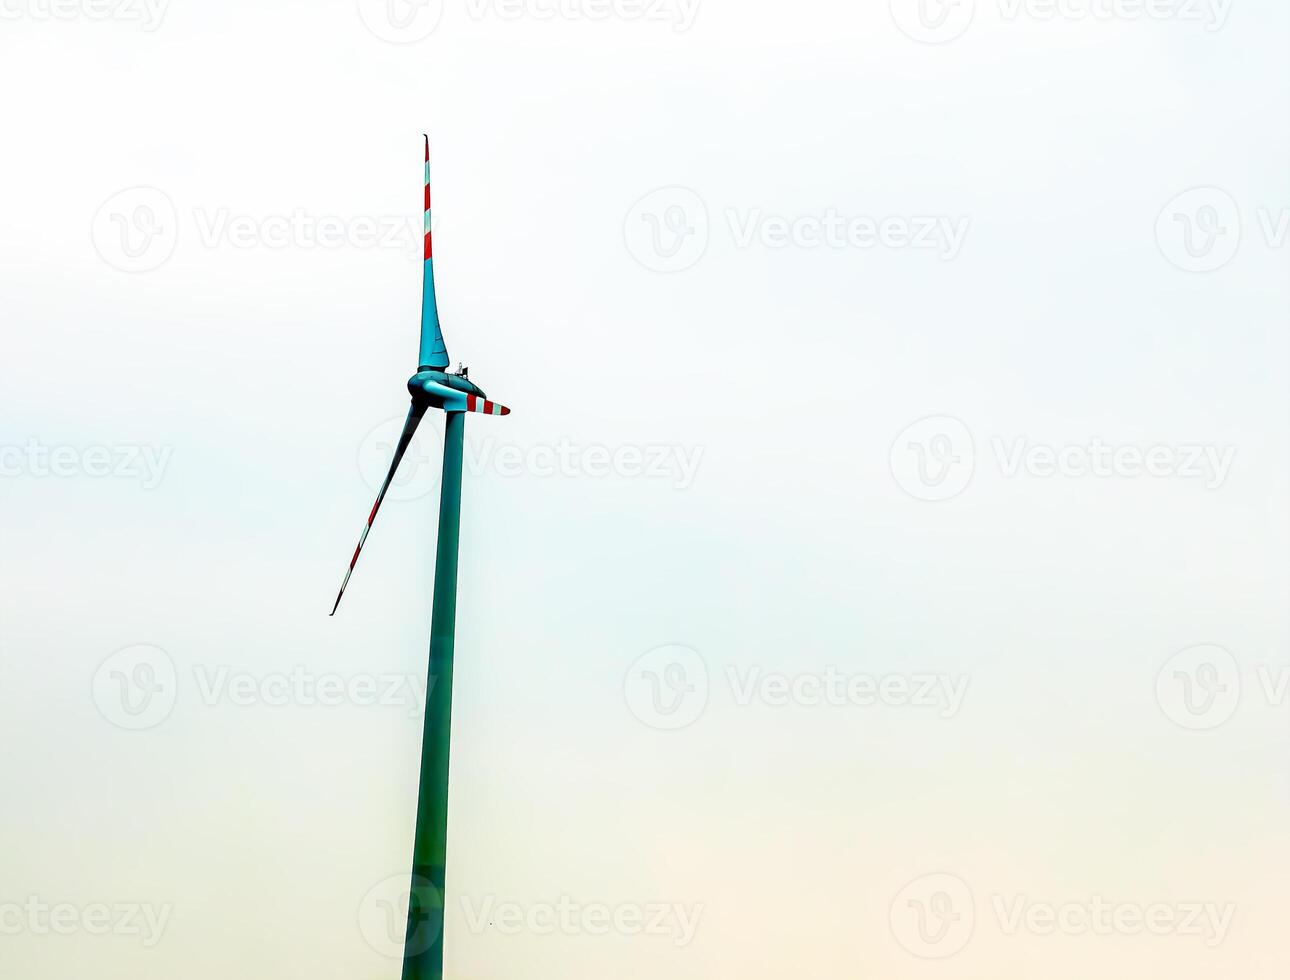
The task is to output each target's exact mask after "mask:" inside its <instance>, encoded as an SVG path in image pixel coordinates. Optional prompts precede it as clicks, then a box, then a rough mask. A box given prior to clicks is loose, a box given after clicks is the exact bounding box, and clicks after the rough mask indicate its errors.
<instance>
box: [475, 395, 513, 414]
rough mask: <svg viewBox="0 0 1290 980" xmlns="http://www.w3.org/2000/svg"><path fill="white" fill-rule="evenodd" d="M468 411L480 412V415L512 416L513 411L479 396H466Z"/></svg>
mask: <svg viewBox="0 0 1290 980" xmlns="http://www.w3.org/2000/svg"><path fill="white" fill-rule="evenodd" d="M466 411H468V412H478V413H479V414H480V415H510V414H511V410H510V409H509V408H507V407H506V406H505V405H502V404H499V403H498V402H494V401H489V400H488V399H487V398H480V397H479V396H478V395H467V396H466Z"/></svg>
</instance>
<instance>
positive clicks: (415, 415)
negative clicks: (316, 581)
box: [331, 401, 429, 616]
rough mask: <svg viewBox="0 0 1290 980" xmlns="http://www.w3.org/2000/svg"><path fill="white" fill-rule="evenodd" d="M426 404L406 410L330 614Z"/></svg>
mask: <svg viewBox="0 0 1290 980" xmlns="http://www.w3.org/2000/svg"><path fill="white" fill-rule="evenodd" d="M428 407H429V406H427V405H426V404H425V403H424V402H422V403H420V404H418V403H417V402H415V401H414V402H413V403H412V408H411V409H409V410H408V420H407V421H406V422H404V423H403V432H402V434H401V435H400V436H399V443H398V445H397V446H396V447H395V448H394V461H393V462H391V463H390V472H389V473H387V474H386V475H385V482H384V483H382V484H381V492H380V493H378V494H377V495H376V503H375V504H373V505H372V512H371V513H370V514H368V515H367V523H366V524H365V525H364V526H363V534H362V537H360V538H359V539H358V547H357V548H355V549H354V557H353V558H351V559H350V560H349V569H348V570H347V571H346V572H345V581H343V582H342V583H341V584H340V592H339V593H337V595H336V605H334V606H332V607H331V615H333V616H335V615H336V610H337V609H339V608H340V600H341V598H342V597H343V596H344V595H345V588H346V586H348V585H349V577H350V576H351V575H353V574H354V566H355V565H357V564H358V556H359V554H360V553H361V552H362V550H363V543H364V542H365V541H366V540H367V535H368V532H369V531H371V530H372V522H373V521H375V520H376V512H377V511H378V510H380V509H381V501H383V500H384V499H385V494H386V491H388V490H389V489H390V484H391V483H393V482H394V474H395V473H396V472H397V471H398V468H399V463H401V462H402V461H403V456H404V454H405V453H406V452H407V451H408V446H410V445H411V444H412V437H413V436H414V435H415V434H416V431H417V426H418V425H419V424H420V423H421V420H422V419H423V418H424V417H425V414H426V409H427V408H428Z"/></svg>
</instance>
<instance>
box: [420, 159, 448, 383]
mask: <svg viewBox="0 0 1290 980" xmlns="http://www.w3.org/2000/svg"><path fill="white" fill-rule="evenodd" d="M448 363H449V362H448V347H447V345H446V344H445V343H444V342H443V330H442V329H441V328H440V326H439V304H438V302H437V300H436V299H435V294H434V247H433V245H432V243H431V239H430V137H428V136H427V137H426V207H425V265H424V270H423V272H422V275H421V355H420V357H419V358H418V360H417V370H419V371H426V370H442V369H443V368H446V367H447V366H448Z"/></svg>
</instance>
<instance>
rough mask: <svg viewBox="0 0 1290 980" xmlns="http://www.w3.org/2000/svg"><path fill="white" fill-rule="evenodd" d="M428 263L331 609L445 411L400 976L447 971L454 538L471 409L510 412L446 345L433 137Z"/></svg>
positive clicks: (409, 978) (427, 976)
mask: <svg viewBox="0 0 1290 980" xmlns="http://www.w3.org/2000/svg"><path fill="white" fill-rule="evenodd" d="M425 148H426V150H425V164H426V198H425V266H424V271H423V273H422V287H421V354H420V358H419V359H418V361H417V373H416V374H414V375H413V376H412V377H411V379H409V381H408V392H409V393H410V394H411V395H412V405H411V407H410V408H409V409H408V418H407V421H406V422H404V423H403V433H402V434H401V435H400V436H399V442H398V445H397V446H395V449H394V460H393V462H391V463H390V471H389V473H387V474H386V476H385V482H384V483H383V484H381V490H380V492H379V493H378V494H377V495H376V503H375V505H373V507H372V512H371V514H369V515H368V518H367V524H366V525H365V526H364V527H363V534H362V536H361V537H360V538H359V539H358V547H357V548H355V549H354V557H353V558H351V559H350V562H349V570H348V571H346V572H345V581H344V582H342V583H341V587H340V592H339V593H338V594H337V596H336V605H335V606H333V607H332V610H331V614H332V615H333V616H334V615H336V610H337V609H338V608H339V607H340V600H341V598H342V597H343V596H344V595H345V587H346V586H347V585H349V578H350V576H351V575H353V574H354V566H355V565H356V564H358V556H359V553H360V552H361V551H362V550H363V543H364V542H365V541H366V540H367V535H368V533H369V532H370V531H371V530H372V522H373V521H375V520H376V512H377V511H378V510H380V509H381V502H382V501H383V500H384V499H385V494H386V491H388V490H389V489H390V484H391V483H392V482H393V481H394V474H395V472H396V471H397V470H398V468H399V463H400V462H401V461H402V460H403V455H404V453H406V452H407V451H408V446H409V444H410V443H411V442H412V437H413V435H414V434H415V433H416V431H417V426H418V425H419V424H420V422H421V420H422V419H423V418H424V417H425V414H426V412H428V411H429V410H430V409H439V410H440V411H442V412H443V413H444V433H443V476H442V482H441V490H440V496H439V541H438V547H437V549H436V552H435V568H434V608H433V612H432V614H431V618H430V677H429V679H430V683H429V684H428V685H427V689H426V690H427V695H426V713H425V731H424V734H423V736H422V744H421V789H420V793H419V795H418V797H417V826H416V838H415V841H414V843H413V846H412V890H411V896H410V898H409V901H408V927H407V934H406V936H407V938H406V941H405V943H404V951H403V980H439V978H441V977H442V976H443V908H444V901H443V898H444V880H445V871H444V869H445V865H446V864H447V860H446V857H447V846H448V747H449V740H450V737H451V734H452V656H453V646H454V640H455V633H456V619H457V545H458V540H459V539H460V536H461V469H462V465H461V464H462V455H463V450H464V445H465V428H466V421H465V420H466V413H467V412H477V413H479V414H482V415H509V414H510V413H511V410H510V409H509V408H506V407H505V406H504V405H499V404H497V403H496V402H491V401H489V400H488V399H487V397H486V396H485V395H484V392H483V391H481V390H480V388H479V386H478V385H476V384H475V383H474V382H473V381H471V380H470V379H469V378H468V377H467V376H466V369H465V368H462V369H461V370H459V371H458V372H456V373H449V372H448V371H447V368H448V348H447V347H446V346H445V345H444V342H443V331H442V330H441V329H440V327H439V307H438V304H437V303H436V302H435V295H434V258H433V250H432V248H431V244H430V138H429V137H428V136H427V137H426V141H425Z"/></svg>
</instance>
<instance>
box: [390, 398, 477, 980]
mask: <svg viewBox="0 0 1290 980" xmlns="http://www.w3.org/2000/svg"><path fill="white" fill-rule="evenodd" d="M465 431H466V414H465V413H464V412H448V413H446V421H445V423H444V433H443V486H442V490H441V491H440V498H439V545H438V550H437V552H436V555H435V566H434V611H433V612H432V614H431V619H430V676H429V687H428V691H427V695H426V716H425V731H424V734H423V736H422V742H421V791H420V795H419V796H418V798H417V830H416V840H415V842H414V843H413V845H412V893H411V897H410V899H409V902H408V931H407V942H406V945H405V946H404V950H403V980H441V978H442V977H443V925H444V914H443V913H444V904H445V903H444V883H445V877H446V875H445V869H446V865H447V851H448V747H449V741H450V739H451V735H452V655H453V647H454V643H455V634H456V622H457V545H458V541H459V539H460V537H461V469H462V457H463V455H464V450H465Z"/></svg>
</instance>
